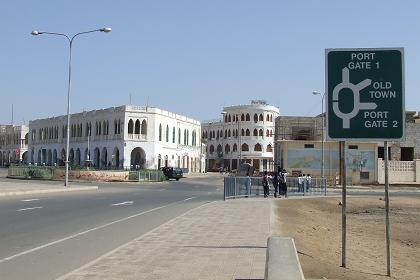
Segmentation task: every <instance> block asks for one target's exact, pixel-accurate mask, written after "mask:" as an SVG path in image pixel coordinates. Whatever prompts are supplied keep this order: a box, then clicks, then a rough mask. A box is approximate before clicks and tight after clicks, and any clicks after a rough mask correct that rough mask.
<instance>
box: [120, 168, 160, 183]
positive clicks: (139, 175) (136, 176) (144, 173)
mask: <svg viewBox="0 0 420 280" xmlns="http://www.w3.org/2000/svg"><path fill="white" fill-rule="evenodd" d="M164 179H165V175H164V174H163V172H162V171H161V170H138V171H130V172H129V174H128V180H129V181H138V182H140V181H156V182H157V181H163V180H164Z"/></svg>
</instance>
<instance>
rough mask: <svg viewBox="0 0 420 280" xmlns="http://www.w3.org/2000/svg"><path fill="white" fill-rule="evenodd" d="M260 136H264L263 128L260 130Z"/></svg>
mask: <svg viewBox="0 0 420 280" xmlns="http://www.w3.org/2000/svg"><path fill="white" fill-rule="evenodd" d="M258 135H259V136H261V137H262V136H264V132H263V130H262V129H260V131H259V134H258Z"/></svg>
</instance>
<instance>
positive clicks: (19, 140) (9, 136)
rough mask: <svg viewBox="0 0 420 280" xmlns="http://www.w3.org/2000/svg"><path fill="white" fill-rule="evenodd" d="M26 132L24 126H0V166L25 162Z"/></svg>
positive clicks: (26, 148) (26, 128)
mask: <svg viewBox="0 0 420 280" xmlns="http://www.w3.org/2000/svg"><path fill="white" fill-rule="evenodd" d="M28 130H29V129H28V127H27V126H26V125H0V166H9V165H10V164H17V163H26V162H27V150H28Z"/></svg>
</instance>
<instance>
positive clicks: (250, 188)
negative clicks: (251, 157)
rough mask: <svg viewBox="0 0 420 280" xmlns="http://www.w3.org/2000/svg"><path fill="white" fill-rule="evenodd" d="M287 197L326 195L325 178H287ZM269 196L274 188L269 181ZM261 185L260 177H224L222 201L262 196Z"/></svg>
mask: <svg viewBox="0 0 420 280" xmlns="http://www.w3.org/2000/svg"><path fill="white" fill-rule="evenodd" d="M286 186H287V195H290V196H310V195H326V194H327V193H326V192H327V179H326V178H300V179H299V178H297V177H288V178H287V180H286ZM269 188H270V194H271V195H273V194H274V187H273V184H272V182H271V181H269ZM263 194H264V190H263V185H262V178H261V177H237V176H226V177H224V199H225V200H226V199H230V198H241V197H251V196H259V195H263Z"/></svg>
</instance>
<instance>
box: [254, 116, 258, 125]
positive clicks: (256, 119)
mask: <svg viewBox="0 0 420 280" xmlns="http://www.w3.org/2000/svg"><path fill="white" fill-rule="evenodd" d="M254 122H255V123H257V122H258V115H257V114H254Z"/></svg>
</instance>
